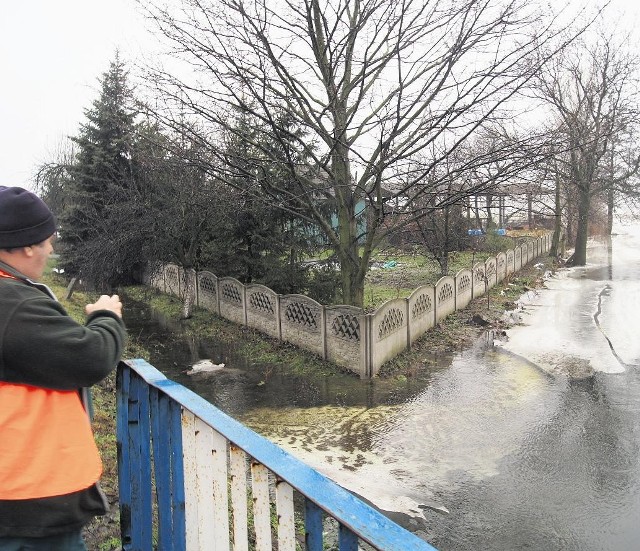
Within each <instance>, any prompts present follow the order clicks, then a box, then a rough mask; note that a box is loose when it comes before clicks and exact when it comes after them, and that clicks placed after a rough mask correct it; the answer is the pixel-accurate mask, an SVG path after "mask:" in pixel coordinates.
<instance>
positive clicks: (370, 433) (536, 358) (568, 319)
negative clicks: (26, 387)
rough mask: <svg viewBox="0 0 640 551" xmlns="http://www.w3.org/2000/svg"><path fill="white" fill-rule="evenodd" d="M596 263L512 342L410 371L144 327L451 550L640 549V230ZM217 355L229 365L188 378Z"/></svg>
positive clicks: (338, 474)
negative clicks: (337, 370)
mask: <svg viewBox="0 0 640 551" xmlns="http://www.w3.org/2000/svg"><path fill="white" fill-rule="evenodd" d="M592 258H595V259H598V262H597V263H596V264H595V265H593V266H591V267H588V268H587V269H580V270H573V271H571V272H569V273H565V274H563V275H562V276H559V277H557V278H555V279H554V280H552V281H550V283H549V291H548V292H544V293H543V294H542V295H541V297H547V298H540V299H539V300H537V302H536V301H535V300H534V301H532V302H531V303H530V304H529V305H527V307H526V311H525V325H524V326H523V327H521V328H518V329H517V330H514V331H510V333H511V342H507V343H503V346H501V347H497V348H494V349H488V350H487V349H485V348H484V347H482V346H478V347H476V348H474V349H472V350H468V351H465V352H462V353H459V354H455V355H453V356H450V357H445V358H437V359H433V358H430V359H426V363H425V368H424V369H421V370H418V371H417V372H416V373H415V376H413V377H409V378H407V379H406V380H402V381H383V380H376V381H360V380H358V379H355V378H353V377H351V376H347V375H335V376H331V377H317V378H314V377H300V376H297V375H295V374H288V373H286V371H285V370H284V369H282V368H278V367H274V366H269V365H260V364H255V363H252V362H251V360H250V359H246V358H241V357H239V356H238V354H237V352H236V351H234V350H228V349H221V348H220V347H219V346H217V345H216V343H214V342H201V343H195V342H188V341H186V340H184V339H182V338H180V336H179V334H178V333H176V329H179V328H167V327H166V326H165V325H164V324H162V323H161V321H160V320H157V319H156V320H149V313H148V312H145V311H144V310H143V307H142V306H141V307H140V308H139V309H137V311H133V312H130V319H129V320H128V325H129V327H130V329H131V332H132V333H133V334H139V335H140V338H141V340H143V341H144V342H145V343H146V344H147V346H148V347H149V348H150V349H151V350H152V355H151V358H150V359H149V360H150V362H151V363H152V364H153V365H155V366H156V367H158V368H159V369H161V370H162V371H163V372H164V373H165V374H166V375H167V376H168V377H170V378H172V379H174V380H177V381H179V382H181V383H182V384H185V385H186V386H189V387H190V388H192V389H194V390H195V391H196V392H198V393H199V394H201V395H202V396H204V397H205V398H206V399H208V400H210V401H211V402H212V403H214V404H215V405H217V406H218V407H220V408H221V409H223V410H224V411H226V412H228V413H229V414H231V415H233V416H234V417H236V418H238V419H240V420H241V421H243V422H245V423H246V424H247V425H249V426H251V427H252V428H254V429H255V430H256V431H258V432H260V433H262V434H264V435H265V436H267V437H269V438H271V439H272V440H274V441H275V442H277V443H278V444H280V445H282V446H283V447H285V448H286V449H288V450H289V451H291V452H292V453H294V454H295V455H297V456H298V457H300V458H301V459H302V460H304V461H306V462H307V463H309V464H311V465H312V466H314V467H316V468H317V469H319V470H320V471H322V472H324V473H325V474H327V475H328V476H330V477H332V478H333V479H334V480H336V481H337V482H338V483H340V484H342V485H343V486H345V487H347V488H349V489H351V490H352V491H355V492H357V493H358V494H360V495H362V496H363V497H364V498H366V499H367V500H369V501H370V502H372V503H373V504H374V505H376V506H377V507H378V508H380V509H382V510H384V511H387V512H389V514H390V515H391V516H392V517H393V518H394V519H395V520H397V521H398V522H400V523H402V524H403V525H405V526H406V527H408V528H409V529H411V530H413V531H415V532H417V533H418V534H419V535H421V536H423V537H425V538H426V539H428V540H429V541H430V542H431V543H432V544H434V545H435V546H436V547H438V548H439V549H442V550H445V549H447V550H467V549H485V550H518V549H539V548H544V549H551V550H555V549H557V550H565V549H569V550H580V551H582V550H594V551H595V550H628V549H629V550H630V549H637V548H640V543H639V542H640V523H639V522H638V519H640V453H639V450H640V371H639V369H638V367H637V364H638V362H637V361H636V360H637V358H639V357H640V355H638V342H639V341H640V340H639V339H637V337H636V334H637V327H638V325H636V324H635V323H634V322H635V320H636V317H637V316H638V310H640V309H633V308H629V306H630V305H633V303H634V301H635V300H637V299H636V298H635V297H637V296H640V283H638V280H639V279H640V277H638V276H640V233H638V234H637V235H634V234H630V235H625V236H620V237H619V238H617V239H616V240H614V247H613V254H612V253H611V251H609V250H605V253H603V254H602V255H600V256H598V254H595V252H594V254H593V255H592ZM616 258H621V259H624V260H625V263H624V267H622V266H619V265H617V264H616V261H615V259H616ZM634 266H635V268H637V269H635V268H634ZM603 290H604V292H603ZM545 293H546V294H545ZM560 297H562V298H560ZM134 310H136V309H134ZM545 350H546V352H547V354H545V353H541V352H540V351H545ZM563 351H565V352H566V353H565V354H563ZM614 352H615V354H614ZM616 354H617V357H616ZM564 357H566V358H568V361H564V360H563V358H564ZM201 358H210V359H212V360H213V361H214V362H216V363H219V362H224V363H225V364H226V367H225V368H224V369H223V370H222V371H220V372H218V373H216V374H212V375H208V376H200V377H195V376H189V375H186V374H185V373H184V370H186V369H187V368H188V367H189V365H191V364H192V363H194V362H195V361H197V360H198V359H201ZM576 363H577V364H579V366H580V369H579V370H578V372H579V373H580V374H581V378H579V379H576V378H572V377H570V376H568V373H569V372H570V371H571V366H573V365H574V364H576ZM585 366H586V367H585ZM585 373H586V374H588V375H589V376H587V377H584V374H585Z"/></svg>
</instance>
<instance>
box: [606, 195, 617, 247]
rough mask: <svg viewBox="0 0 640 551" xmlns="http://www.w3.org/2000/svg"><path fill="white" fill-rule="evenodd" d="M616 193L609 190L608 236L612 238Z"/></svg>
mask: <svg viewBox="0 0 640 551" xmlns="http://www.w3.org/2000/svg"><path fill="white" fill-rule="evenodd" d="M614 199H615V196H614V191H613V189H612V188H609V189H608V191H607V235H608V236H609V237H611V234H612V233H613V212H614V202H615V201H614Z"/></svg>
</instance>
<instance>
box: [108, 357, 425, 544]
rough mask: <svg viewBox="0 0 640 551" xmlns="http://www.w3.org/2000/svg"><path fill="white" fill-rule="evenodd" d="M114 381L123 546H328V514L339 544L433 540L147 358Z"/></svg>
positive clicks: (122, 368) (123, 366)
mask: <svg viewBox="0 0 640 551" xmlns="http://www.w3.org/2000/svg"><path fill="white" fill-rule="evenodd" d="M117 389H118V390H117V393H118V398H117V399H118V424H117V434H118V476H119V490H120V521H121V531H122V545H123V550H126V551H130V550H135V551H149V550H151V549H154V548H157V549H159V550H172V551H181V550H186V551H196V550H200V549H215V550H216V551H218V550H220V549H225V550H229V549H230V548H232V549H234V550H242V549H247V550H248V549H250V548H254V549H256V550H257V551H263V550H264V551H271V549H272V548H273V539H275V540H277V544H278V545H277V548H278V549H279V550H280V551H285V550H290V551H296V549H305V548H306V549H308V550H309V551H322V549H323V545H324V543H325V542H324V536H323V532H324V530H325V522H326V519H328V518H333V519H335V521H337V523H338V525H339V528H338V536H337V538H338V546H339V549H340V551H356V550H357V549H358V544H359V542H360V541H362V542H367V543H368V544H369V545H371V546H372V547H373V548H375V549H379V550H384V551H412V550H415V551H422V550H424V551H427V550H434V549H435V548H434V547H432V546H431V545H429V544H428V543H427V542H425V541H423V540H422V539H420V538H418V537H417V536H415V535H414V534H412V533H410V532H408V531H406V530H405V529H404V528H402V527H400V526H399V525H397V524H395V523H394V522H392V521H391V520H389V519H388V518H387V517H385V516H384V515H382V514H381V513H379V512H378V511H376V510H375V509H373V508H371V507H369V506H368V505H366V504H365V503H364V502H362V501H361V500H359V499H358V498H356V497H355V496H353V495H352V494H351V493H349V492H347V491H346V490H344V489H343V488H341V487H340V486H338V485H337V484H335V483H334V482H332V481H331V480H329V479H328V478H326V477H324V476H323V475H321V474H320V473H318V472H317V471H315V470H314V469H312V468H310V467H308V466H307V465H305V464H304V463H302V462H301V461H299V460H298V459H296V458H295V457H293V456H292V455H291V454H289V453H287V452H286V451H284V450H283V449H281V448H279V447H278V446H276V445H275V444H273V443H272V442H270V441H268V440H267V439H265V438H263V437H261V436H260V435H258V434H256V433H254V432H253V431H251V430H250V429H248V428H247V427H245V426H244V425H242V424H241V423H239V422H237V421H235V420H234V419H232V418H231V417H229V416H228V415H226V414H225V413H223V412H221V411H220V410H218V409H217V408H216V407H214V406H213V405H212V404H210V403H208V402H207V401H206V400H204V399H203V398H201V397H200V396H198V395H197V394H195V393H193V392H192V391H190V390H189V389H187V388H185V387H183V386H182V385H179V384H178V383H175V382H173V381H171V380H169V379H167V378H166V377H164V375H162V373H160V372H159V371H158V370H156V369H155V368H154V367H153V366H151V365H149V364H148V363H147V362H145V361H144V360H130V361H127V362H121V363H120V365H119V366H118V374H117ZM294 492H297V494H299V495H301V496H303V498H304V500H303V504H302V505H301V504H300V501H301V500H296V499H294ZM296 507H297V509H296ZM248 509H250V510H248ZM301 519H303V521H302V520H301ZM302 522H303V526H304V528H303V529H302V528H301V526H302Z"/></svg>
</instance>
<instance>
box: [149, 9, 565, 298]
mask: <svg viewBox="0 0 640 551" xmlns="http://www.w3.org/2000/svg"><path fill="white" fill-rule="evenodd" d="M141 5H142V6H143V7H145V8H146V9H147V13H148V15H149V17H150V18H151V19H152V21H153V22H154V23H155V25H156V26H157V29H158V30H159V31H160V33H161V34H162V35H163V36H164V37H165V38H166V39H168V40H169V43H170V44H172V46H173V48H172V50H171V52H170V53H171V55H172V56H173V57H172V60H171V64H172V67H175V70H171V71H169V70H166V69H165V70H163V69H160V68H158V67H156V68H155V69H154V70H153V71H152V78H151V82H153V86H154V87H157V88H159V89H161V90H162V92H163V100H164V105H166V106H167V111H166V112H164V118H165V121H166V122H167V123H169V124H171V125H173V126H174V128H176V129H179V130H183V131H185V132H191V131H192V128H194V127H193V126H190V127H185V128H181V119H180V118H175V119H173V118H172V113H176V112H178V111H179V112H180V114H181V116H184V115H185V114H187V116H189V115H191V116H193V117H195V118H198V119H199V120H200V121H201V122H202V123H203V126H202V128H204V129H205V131H203V132H199V133H198V134H197V135H196V136H194V139H197V140H199V141H200V143H201V144H202V145H203V146H205V147H207V148H208V149H209V150H211V151H212V152H214V153H215V152H216V151H220V142H219V135H220V130H221V129H225V130H226V131H231V132H237V129H233V128H231V126H230V124H229V121H230V120H232V119H233V117H232V116H231V115H232V114H233V113H234V112H238V111H240V112H243V113H248V114H249V115H250V116H251V117H252V118H253V120H254V122H255V124H254V128H253V130H256V129H257V130H258V133H263V134H265V135H269V136H271V137H272V139H273V140H278V139H282V138H281V137H282V136H287V131H288V128H286V127H283V126H282V125H281V123H280V122H279V121H282V120H288V121H292V122H294V123H295V126H296V127H297V128H303V129H304V130H305V135H306V136H307V137H306V138H305V139H298V138H297V137H296V136H294V135H289V136H288V139H289V140H290V141H291V143H295V144H296V147H297V148H298V150H299V153H302V154H300V155H297V157H304V158H306V159H308V161H307V162H306V163H305V164H304V165H300V164H298V163H296V162H295V161H294V159H293V158H292V157H291V156H285V157H283V158H277V159H276V158H273V157H270V156H269V155H270V152H269V151H266V149H264V147H263V151H262V153H263V154H264V155H265V156H266V158H267V159H268V161H269V162H270V163H274V162H277V163H280V164H281V165H282V167H283V169H286V170H287V171H289V172H290V174H291V179H292V181H294V182H295V186H289V187H288V188H287V189H273V188H272V187H271V186H273V184H272V182H270V181H269V180H268V179H267V178H261V176H260V174H257V173H253V174H251V176H252V177H253V178H254V180H255V182H256V183H257V184H259V185H260V186H261V187H262V188H263V190H267V191H272V192H273V193H272V195H273V197H277V200H278V201H279V203H278V204H279V205H280V206H281V207H282V208H283V209H287V210H289V211H290V212H292V213H295V214H297V215H298V216H300V217H301V218H302V219H304V220H307V221H310V222H312V223H315V224H316V225H318V226H319V227H320V228H321V230H322V231H323V232H324V234H325V235H326V238H327V240H328V242H329V243H330V245H331V246H332V247H333V248H334V250H335V253H336V256H337V258H338V260H339V262H340V267H341V274H342V300H343V301H344V302H346V303H349V304H355V305H361V304H362V301H363V290H364V279H365V275H366V272H367V269H368V263H369V259H370V256H371V254H372V251H373V250H374V248H375V247H376V246H377V245H378V244H379V243H380V241H381V240H382V239H384V238H385V237H386V235H387V231H388V227H387V225H385V223H384V219H385V212H386V210H385V205H386V204H387V203H389V202H393V201H394V200H396V199H397V198H398V197H401V196H402V197H406V198H407V199H408V201H409V204H412V203H413V202H414V201H419V199H420V197H421V196H423V195H425V194H429V193H430V189H431V187H432V186H433V185H436V186H437V185H439V184H440V182H438V180H437V178H436V179H434V178H429V177H428V176H429V174H430V173H432V172H433V171H434V168H435V167H436V166H437V165H438V164H439V163H440V162H442V160H443V159H446V158H447V157H448V156H449V155H451V154H452V153H453V152H455V151H456V150H457V149H458V148H460V147H461V145H462V144H464V143H465V142H466V141H467V140H468V139H469V137H470V136H472V135H473V134H474V133H475V132H476V131H477V130H478V129H479V128H481V127H482V126H483V125H485V124H487V123H488V122H491V121H494V120H496V119H499V118H500V117H504V116H506V115H507V113H506V111H505V109H506V107H507V105H508V104H509V102H510V100H511V99H512V98H513V97H514V96H515V94H517V93H518V91H519V90H521V89H522V87H524V86H526V85H527V83H529V81H530V80H531V78H532V76H533V75H534V74H535V73H536V71H537V70H538V69H539V68H540V66H541V65H543V64H544V63H545V62H546V61H547V59H541V58H540V56H539V55H538V52H539V49H540V48H541V47H544V48H545V51H547V52H550V53H549V54H548V55H547V58H548V57H551V56H552V55H553V54H554V53H555V52H556V51H557V50H558V49H560V48H561V47H563V45H564V44H565V43H566V42H567V41H566V40H564V39H562V38H560V37H561V33H560V32H559V30H558V28H557V27H558V24H557V23H558V21H557V19H556V17H554V15H553V14H551V13H550V11H549V8H548V6H547V5H546V4H544V5H543V4H542V3H541V4H538V3H537V2H535V1H534V2H531V1H524V0H506V1H496V0H400V1H397V0H278V1H273V0H252V1H248V2H247V1H239V0H183V1H182V2H180V3H178V4H173V5H171V4H170V5H169V7H165V4H164V3H163V2H162V3H161V2H153V1H152V2H151V3H147V2H145V3H142V2H141ZM565 30H566V29H565ZM562 36H566V35H562ZM177 59H180V60H182V61H184V62H186V63H187V65H186V66H185V65H181V66H178V67H176V65H175V63H176V60H177ZM158 105H162V103H161V102H158ZM178 107H179V109H176V108H178ZM159 110H160V109H159ZM282 111H284V112H285V113H286V115H287V116H286V117H284V118H282V117H280V118H279V117H276V116H274V113H276V112H278V113H281V112H282ZM511 115H512V114H511ZM240 137H241V138H242V139H246V140H247V141H252V142H253V145H255V146H256V147H258V148H260V147H261V146H260V143H264V142H265V140H264V137H263V138H262V139H260V140H257V139H256V138H255V137H252V136H249V135H248V136H240ZM426 151H428V152H430V153H429V154H430V155H431V158H430V160H429V162H428V163H425V164H424V165H423V166H422V167H421V168H420V169H419V170H415V164H414V163H412V162H411V161H412V159H413V158H415V156H416V155H420V154H424V153H425V152H426ZM501 155H502V156H503V158H505V159H508V156H509V152H508V151H502V152H501ZM423 156H424V155H423ZM492 160H493V159H492ZM486 161H487V158H486V156H484V155H480V156H479V157H476V158H470V159H468V161H467V163H466V166H465V167H464V169H465V170H468V169H469V168H471V167H474V166H480V165H482V164H484V163H485V162H486ZM225 162H226V163H232V164H233V163H234V160H233V159H229V157H228V156H227V157H226V158H225ZM241 164H242V163H241V162H240V160H238V163H237V165H238V166H240V165H241ZM507 164H508V161H507ZM505 169H506V167H505ZM211 170H215V171H217V172H218V174H217V176H218V177H219V178H222V179H224V178H225V174H224V164H222V163H216V164H212V166H211ZM450 176H451V175H449V176H447V178H450ZM479 186H480V188H482V187H483V186H484V183H483V182H481V183H480V184H479ZM474 191H477V190H473V189H471V190H465V191H464V193H467V194H469V193H470V194H473V193H474ZM459 199H460V197H450V198H449V199H448V200H447V201H448V202H451V201H458V200H459ZM326 204H332V205H334V207H335V212H336V215H337V224H336V223H334V221H333V220H332V217H331V216H327V215H326V212H325V210H326V209H323V208H321V207H322V206H323V205H326ZM363 204H364V205H366V208H367V211H368V213H367V227H366V230H365V231H361V230H360V229H359V226H358V213H359V212H360V211H361V209H362V205H363ZM444 206H446V205H436V207H444Z"/></svg>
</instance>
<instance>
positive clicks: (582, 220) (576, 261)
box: [570, 188, 591, 266]
mask: <svg viewBox="0 0 640 551" xmlns="http://www.w3.org/2000/svg"><path fill="white" fill-rule="evenodd" d="M590 207H591V195H590V194H589V190H588V189H582V188H581V189H580V197H579V204H578V220H577V226H576V244H575V249H574V252H573V256H572V259H571V262H570V264H571V265H572V266H584V265H585V264H586V263H587V239H588V238H589V209H590Z"/></svg>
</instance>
